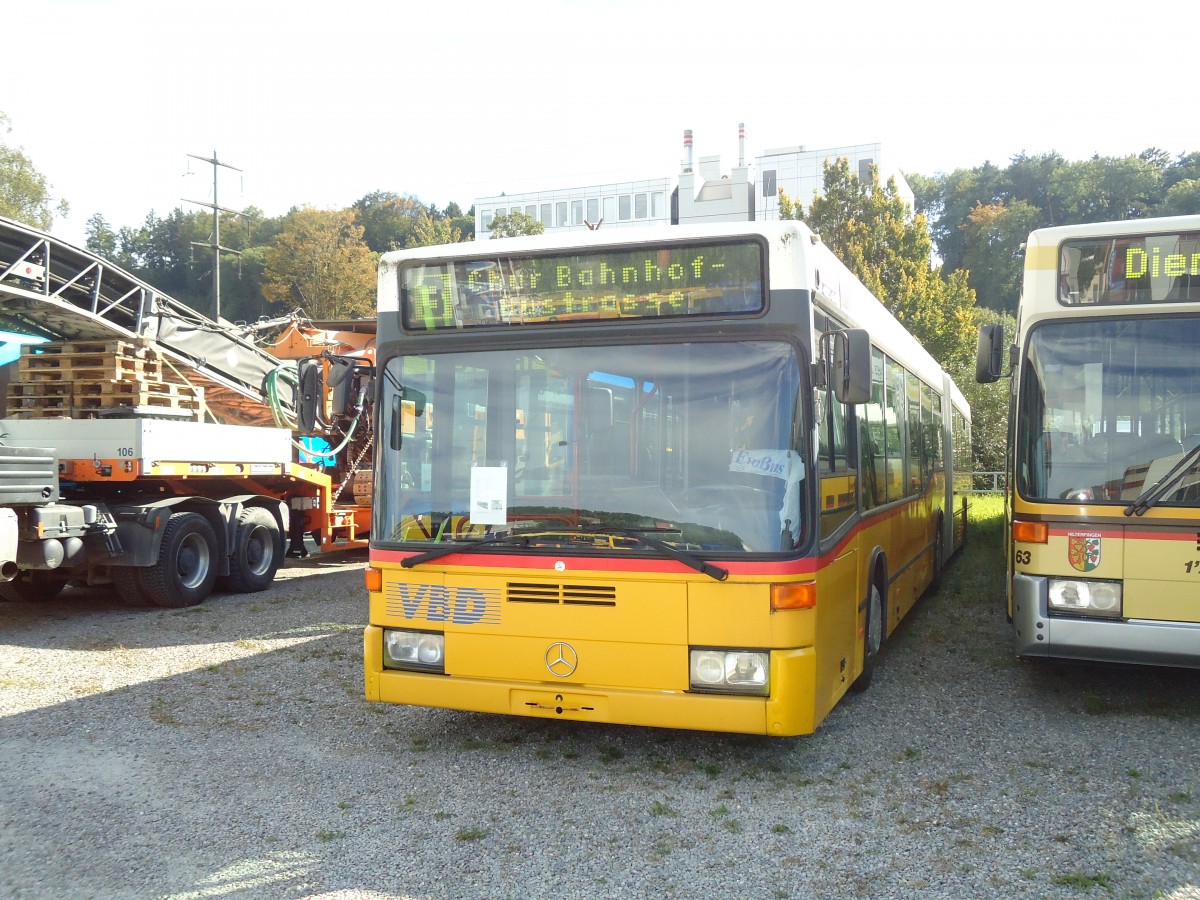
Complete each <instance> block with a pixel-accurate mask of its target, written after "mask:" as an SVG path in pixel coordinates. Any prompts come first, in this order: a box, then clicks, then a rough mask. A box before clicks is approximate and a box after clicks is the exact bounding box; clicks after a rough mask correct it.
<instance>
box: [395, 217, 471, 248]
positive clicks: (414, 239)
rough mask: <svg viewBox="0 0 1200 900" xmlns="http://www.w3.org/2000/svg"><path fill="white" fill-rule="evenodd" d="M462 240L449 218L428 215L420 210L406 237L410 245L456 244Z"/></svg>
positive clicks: (460, 233)
mask: <svg viewBox="0 0 1200 900" xmlns="http://www.w3.org/2000/svg"><path fill="white" fill-rule="evenodd" d="M462 240H463V236H462V232H461V231H459V230H458V229H457V228H455V227H454V223H453V221H452V220H451V219H447V218H443V217H437V218H435V217H434V216H432V215H430V214H429V212H428V211H425V210H422V212H421V215H420V217H418V219H417V221H416V224H415V225H414V226H413V231H412V234H411V235H409V238H408V246H410V247H433V246H436V245H438V244H458V243H461V242H462Z"/></svg>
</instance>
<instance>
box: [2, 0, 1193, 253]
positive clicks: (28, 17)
mask: <svg viewBox="0 0 1200 900" xmlns="http://www.w3.org/2000/svg"><path fill="white" fill-rule="evenodd" d="M23 9H24V12H23V13H22V16H23V19H24V25H23V26H22V29H21V31H22V33H23V34H24V37H23V38H22V39H20V40H17V39H15V38H14V36H13V35H12V34H11V33H10V34H9V35H8V37H7V39H6V41H5V50H4V73H3V75H2V76H0V112H3V113H5V114H6V115H7V116H8V118H9V119H10V125H11V131H10V132H9V133H8V134H6V135H5V134H3V133H0V140H2V141H4V142H5V143H7V144H8V145H10V146H17V147H20V148H22V149H23V150H24V152H25V154H26V155H27V156H28V157H29V158H30V159H31V160H32V161H33V164H34V165H35V166H36V167H37V169H38V170H39V171H40V172H41V173H42V174H43V175H44V176H45V177H46V179H47V180H48V181H49V183H50V185H51V192H52V195H53V196H54V198H55V199H65V200H66V201H67V202H68V203H69V204H70V208H71V211H70V214H69V215H68V216H67V217H65V218H64V217H57V218H56V219H55V224H54V226H53V227H52V229H51V231H52V232H53V233H54V234H55V235H56V236H58V237H60V238H62V239H64V240H67V241H69V242H73V243H78V244H82V243H83V241H84V235H85V226H86V223H87V220H88V219H89V218H90V217H91V216H92V215H93V214H95V213H100V214H101V215H103V216H104V218H105V219H106V220H107V222H108V224H109V225H110V227H112V228H114V229H119V228H121V227H124V226H131V227H136V226H137V225H140V224H141V223H142V222H143V221H144V220H145V218H146V215H147V214H148V213H149V212H150V211H154V212H155V213H157V214H158V215H160V216H161V215H166V214H168V213H169V212H170V211H171V210H172V209H174V208H176V207H181V208H183V209H184V210H185V211H196V210H201V209H202V207H201V206H200V205H198V204H197V203H194V202H185V201H200V202H202V203H211V202H212V200H213V167H212V166H210V165H208V164H206V163H204V162H202V161H200V160H197V159H193V158H191V156H199V157H204V158H211V157H212V156H213V154H214V153H215V154H216V157H217V158H218V159H219V160H220V161H221V162H223V163H226V164H228V165H230V166H233V167H235V168H236V169H238V170H241V171H240V172H239V171H235V170H234V169H227V168H223V167H222V168H220V169H219V175H218V181H217V189H218V193H217V202H218V203H219V205H221V206H223V207H226V208H229V209H242V208H245V207H247V206H255V207H257V208H259V209H261V210H263V211H264V212H265V213H266V214H267V215H269V216H277V215H281V214H283V213H285V212H286V211H287V210H288V209H290V208H291V207H293V206H303V205H311V206H315V207H318V208H322V209H330V208H344V207H347V206H350V205H351V204H353V203H354V201H356V200H358V199H359V198H361V197H363V196H365V195H366V194H369V193H371V192H373V191H390V192H394V193H397V194H406V195H412V196H415V197H417V198H418V199H420V200H421V201H422V202H423V203H425V204H430V203H432V204H433V205H435V206H437V207H438V208H444V207H445V206H446V205H447V204H448V203H450V202H451V201H453V202H456V203H458V204H459V206H461V207H462V208H463V209H464V210H466V209H467V208H469V207H470V205H471V204H472V203H473V202H474V200H475V199H476V198H477V197H484V196H492V195H496V194H500V193H502V192H508V193H516V192H519V191H526V190H536V189H542V188H545V189H549V188H559V187H572V186H582V185H587V184H599V183H609V182H614V181H623V180H635V179H642V178H659V177H671V178H675V177H676V176H677V175H678V173H679V170H680V165H681V161H682V160H683V159H684V150H683V132H684V130H685V129H691V130H692V131H693V133H694V139H695V156H696V158H697V160H698V159H699V157H701V156H714V155H719V156H720V157H721V165H722V169H723V170H724V171H728V169H729V168H731V167H732V166H733V165H735V164H736V162H737V156H738V126H739V124H742V123H744V125H745V131H746V150H745V154H746V161H747V163H752V162H753V159H754V157H755V156H757V155H759V154H761V153H763V152H764V151H766V150H769V149H774V148H779V147H793V146H798V145H803V146H804V147H806V148H807V149H809V150H816V149H821V148H826V147H837V146H844V145H850V144H859V143H875V142H880V143H882V144H883V155H884V158H885V161H886V162H887V163H888V164H889V165H895V166H897V167H898V168H900V169H901V170H902V171H904V172H907V173H918V174H922V175H933V174H936V173H937V172H949V171H952V170H954V169H957V168H972V167H974V166H978V165H981V164H982V163H983V162H984V161H989V160H990V161H991V162H993V163H996V164H998V165H1001V166H1003V165H1005V164H1006V163H1007V162H1008V161H1009V160H1010V159H1011V158H1012V157H1013V156H1015V155H1017V154H1020V153H1022V152H1024V153H1028V154H1030V155H1033V154H1038V153H1045V152H1049V151H1052V150H1053V151H1057V152H1058V153H1060V154H1061V155H1062V156H1063V157H1065V158H1066V159H1068V160H1080V159H1087V158H1089V157H1091V156H1092V155H1094V154H1099V155H1101V156H1124V155H1128V154H1137V153H1139V152H1141V151H1142V150H1145V149H1146V148H1148V147H1157V148H1160V149H1162V150H1165V151H1167V152H1168V153H1169V154H1171V155H1172V156H1176V155H1178V154H1180V153H1184V152H1192V151H1197V150H1200V140H1197V138H1198V136H1200V130H1198V129H1197V127H1196V120H1195V97H1194V91H1195V84H1196V75H1195V64H1194V62H1193V60H1194V58H1195V43H1194V36H1193V31H1194V29H1193V28H1190V27H1181V26H1186V25H1188V24H1189V23H1190V22H1192V20H1193V19H1194V17H1191V16H1183V18H1182V19H1179V9H1181V8H1180V7H1172V9H1174V10H1175V12H1176V20H1175V21H1174V24H1172V18H1171V16H1170V15H1168V14H1167V13H1168V12H1169V10H1167V9H1166V8H1163V7H1152V6H1151V7H1147V6H1144V5H1141V4H1131V3H1116V2H1108V0H1091V2H1089V3H1086V4H1083V3H1069V2H1062V0H1060V2H1056V0H1039V2H1030V0H1006V2H1003V3H998V2H994V0H974V2H965V0H959V2H941V0H937V2H933V0H931V2H920V0H910V2H907V3H902V2H898V0H892V2H882V0H857V2H854V3H827V2H817V0H790V2H775V0H758V2H756V3H740V4H739V3H731V2H723V3H717V2H704V0H693V2H689V3H683V2H674V0H671V2H667V0H661V2H659V0H629V2H626V0H590V2H588V0H490V2H476V0H393V2H390V3H383V2H368V0H338V2H328V0H321V2H316V0H292V2H275V0H204V2H194V3H185V2H182V0H40V2H38V3H34V4H28V5H26V6H25V7H23ZM1188 85H1192V87H1190V88H1189V87H1188Z"/></svg>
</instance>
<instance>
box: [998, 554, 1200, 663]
mask: <svg viewBox="0 0 1200 900" xmlns="http://www.w3.org/2000/svg"><path fill="white" fill-rule="evenodd" d="M1048 608H1049V579H1048V578H1046V577H1045V576H1042V575H1014V576H1013V629H1014V633H1015V643H1016V650H1017V655H1018V656H1022V657H1054V658H1057V659H1075V660H1087V661H1093V662H1118V663H1138V664H1142V665H1151V666H1180V667H1184V668H1189V669H1196V668H1200V625H1196V624H1191V623H1187V622H1156V621H1149V620H1146V619H1088V618H1083V617H1060V616H1051V615H1049V613H1048Z"/></svg>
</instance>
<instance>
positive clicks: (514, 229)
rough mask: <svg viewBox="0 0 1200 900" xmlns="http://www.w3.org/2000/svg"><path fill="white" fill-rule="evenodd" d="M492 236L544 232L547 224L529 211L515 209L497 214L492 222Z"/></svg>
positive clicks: (517, 235) (503, 236) (516, 235)
mask: <svg viewBox="0 0 1200 900" xmlns="http://www.w3.org/2000/svg"><path fill="white" fill-rule="evenodd" d="M490 227H491V232H492V237H494V238H506V237H519V236H521V235H524V234H542V233H543V232H545V230H546V226H545V225H543V224H542V223H541V222H539V221H538V220H537V219H535V218H533V216H531V215H529V214H528V213H524V212H521V210H519V209H514V210H513V211H512V212H508V213H505V214H504V215H502V216H496V217H495V218H494V219H492V224H491V226H490Z"/></svg>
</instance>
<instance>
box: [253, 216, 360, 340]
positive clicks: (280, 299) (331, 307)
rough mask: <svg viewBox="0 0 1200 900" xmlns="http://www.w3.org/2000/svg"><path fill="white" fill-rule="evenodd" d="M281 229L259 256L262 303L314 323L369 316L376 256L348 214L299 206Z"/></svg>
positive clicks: (358, 226) (352, 217)
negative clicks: (291, 311)
mask: <svg viewBox="0 0 1200 900" xmlns="http://www.w3.org/2000/svg"><path fill="white" fill-rule="evenodd" d="M283 226H284V227H283V230H282V231H281V232H280V234H279V236H278V238H277V239H276V241H275V243H274V245H273V246H271V247H270V248H269V249H268V250H267V251H266V255H265V260H264V265H265V270H264V272H263V284H262V293H263V296H264V297H266V299H267V300H269V301H271V302H272V303H275V304H279V307H280V311H283V310H286V309H294V308H299V309H301V310H302V311H303V312H304V314H305V315H307V316H308V317H309V318H311V319H316V320H322V319H343V318H353V317H365V316H371V315H374V312H375V287H376V275H375V267H376V263H377V261H378V255H377V254H376V253H374V252H372V251H371V249H370V248H369V247H368V246H367V244H366V242H365V241H364V240H363V228H362V226H361V225H358V224H356V223H355V216H354V211H353V210H350V209H345V210H319V209H314V208H312V207H310V206H305V207H301V208H299V209H293V210H291V211H290V212H289V213H288V215H287V217H286V219H285V221H284V223H283Z"/></svg>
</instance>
